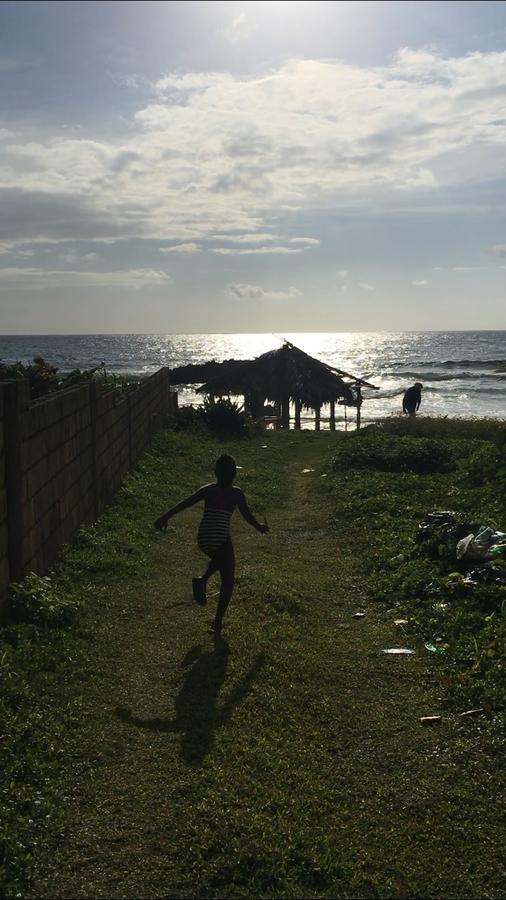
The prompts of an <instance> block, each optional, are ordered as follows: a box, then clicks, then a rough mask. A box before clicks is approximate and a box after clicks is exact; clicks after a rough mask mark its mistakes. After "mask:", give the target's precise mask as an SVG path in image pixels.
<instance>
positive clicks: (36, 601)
mask: <svg viewBox="0 0 506 900" xmlns="http://www.w3.org/2000/svg"><path fill="white" fill-rule="evenodd" d="M9 606H10V612H11V614H12V617H13V619H15V620H17V621H21V622H33V623H34V624H35V625H50V626H55V625H66V624H69V623H70V622H71V621H72V620H73V619H74V616H75V613H76V610H77V603H75V602H73V601H72V600H70V599H69V598H68V597H65V596H62V595H61V594H59V593H58V591H57V588H56V585H55V584H54V582H53V581H52V579H51V578H50V577H49V576H48V575H42V576H41V575H36V574H35V572H30V574H29V575H27V577H26V578H25V579H24V580H23V581H22V582H19V583H14V584H11V586H10V596H9Z"/></svg>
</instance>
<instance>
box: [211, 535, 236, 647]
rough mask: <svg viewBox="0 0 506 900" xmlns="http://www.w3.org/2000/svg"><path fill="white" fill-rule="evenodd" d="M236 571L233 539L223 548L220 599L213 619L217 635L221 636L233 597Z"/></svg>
mask: <svg viewBox="0 0 506 900" xmlns="http://www.w3.org/2000/svg"><path fill="white" fill-rule="evenodd" d="M234 573H235V559H234V548H233V546H232V543H231V541H227V544H226V545H225V547H224V548H223V552H222V556H221V564H220V575H221V590H220V599H219V600H218V607H217V609H216V616H215V617H214V621H213V631H214V634H215V635H216V637H219V636H220V634H221V628H222V624H223V617H224V615H225V612H226V609H227V606H228V604H229V603H230V599H231V597H232V593H233V590H234Z"/></svg>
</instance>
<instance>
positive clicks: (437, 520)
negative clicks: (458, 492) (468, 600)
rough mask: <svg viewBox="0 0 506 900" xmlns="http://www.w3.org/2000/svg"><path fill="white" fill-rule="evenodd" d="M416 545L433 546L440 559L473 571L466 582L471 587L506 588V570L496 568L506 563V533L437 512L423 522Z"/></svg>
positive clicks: (467, 576) (469, 572) (470, 571)
mask: <svg viewBox="0 0 506 900" xmlns="http://www.w3.org/2000/svg"><path fill="white" fill-rule="evenodd" d="M416 542H417V544H419V545H423V544H427V543H430V545H431V546H432V547H433V548H435V555H436V556H441V555H444V556H447V557H449V558H451V559H456V560H457V561H458V562H460V563H461V564H462V565H464V566H466V567H469V571H468V572H467V574H466V576H465V578H464V582H465V583H466V584H467V585H471V586H472V585H477V584H504V585H506V568H504V567H503V566H502V565H496V563H500V561H501V560H504V561H506V532H504V531H497V530H496V529H494V528H490V527H488V526H487V525H480V524H478V523H475V522H468V521H465V520H462V518H461V517H460V516H458V515H457V514H456V513H454V512H452V511H451V510H444V511H434V512H431V513H428V514H427V515H426V516H425V518H424V519H423V521H422V522H420V524H419V526H418V531H417V535H416ZM476 563H481V565H479V566H477V565H476Z"/></svg>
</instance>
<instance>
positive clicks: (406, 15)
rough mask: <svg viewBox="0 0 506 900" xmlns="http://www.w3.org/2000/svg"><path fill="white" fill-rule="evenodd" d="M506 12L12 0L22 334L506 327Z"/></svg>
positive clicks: (1, 56)
mask: <svg viewBox="0 0 506 900" xmlns="http://www.w3.org/2000/svg"><path fill="white" fill-rule="evenodd" d="M505 48H506V3H504V2H459V0H454V2H444V0H437V2H390V0H382V2H368V0H360V2H331V0H329V2H315V0H313V2H305V0H300V2H289V0H284V2H273V0H272V2H261V0H255V2H243V3H241V2H235V0H229V2H150V0H144V2H140V3H139V2H121V0H119V2H108V0H100V2H93V0H91V2H76V0H73V2H40V0H37V2H29V0H20V2H6V0H4V2H2V3H1V4H0V333H2V334H42V333H49V334H51V333H52V334H55V333H178V332H261V331H269V332H270V331H283V330H284V331H290V332H295V331H391V330H395V331H404V330H418V329H422V330H445V329H456V330H465V329H504V328H506V216H505V207H506V192H505V187H506V153H505V147H506V49H505Z"/></svg>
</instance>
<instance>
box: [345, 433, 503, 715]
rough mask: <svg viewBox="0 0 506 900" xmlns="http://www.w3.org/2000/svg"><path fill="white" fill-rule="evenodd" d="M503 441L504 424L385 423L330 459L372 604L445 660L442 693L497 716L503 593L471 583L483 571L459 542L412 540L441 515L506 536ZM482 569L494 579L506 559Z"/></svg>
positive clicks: (500, 690)
mask: <svg viewBox="0 0 506 900" xmlns="http://www.w3.org/2000/svg"><path fill="white" fill-rule="evenodd" d="M470 431H471V432H473V431H474V434H475V435H479V437H478V436H476V437H472V438H469V437H468V436H467V435H468V434H469V432H470ZM505 433H506V429H505V427H504V425H502V424H501V423H498V422H490V423H487V422H483V421H482V422H480V423H478V422H473V423H469V424H467V425H466V423H461V422H458V421H456V422H451V421H449V420H440V421H439V420H438V421H434V420H409V419H408V420H406V419H397V420H387V421H385V422H384V423H382V424H381V425H375V426H371V427H370V428H367V429H364V430H363V431H362V432H359V433H355V434H354V435H352V436H351V437H350V438H348V439H347V440H346V441H342V442H341V443H340V444H339V445H338V448H337V452H336V454H335V456H334V460H333V465H334V469H335V470H336V472H339V473H342V472H343V470H346V471H347V477H346V484H345V486H343V484H342V482H339V483H338V487H336V497H337V498H338V500H337V508H336V525H337V527H338V528H340V529H341V528H342V527H343V523H344V522H346V523H350V527H351V529H352V534H353V539H354V541H355V543H356V547H357V551H358V552H362V553H363V554H364V566H365V568H366V570H367V572H368V575H369V589H370V591H371V593H372V595H373V596H375V597H376V598H378V599H380V600H383V601H385V603H387V604H388V605H389V606H391V607H392V606H393V607H395V608H396V609H397V611H398V614H399V615H400V616H406V617H409V622H410V628H411V629H412V630H413V629H415V630H417V631H418V633H419V634H420V635H421V636H422V637H423V638H424V639H425V640H426V641H427V643H429V644H431V645H432V646H433V647H435V648H436V650H439V651H440V652H441V653H442V654H443V653H444V659H445V663H444V664H443V662H442V663H441V665H442V668H443V669H447V670H448V673H451V674H448V673H447V675H446V676H445V678H447V679H449V680H447V681H445V684H447V685H451V688H452V691H453V693H454V694H455V697H456V699H457V701H458V702H463V701H464V702H473V703H480V702H489V701H490V700H492V701H493V703H494V705H495V706H496V708H499V709H501V708H502V707H503V705H504V700H505V695H504V669H503V662H504V651H505V640H506V615H505V612H506V587H505V586H502V585H501V584H496V583H487V584H476V583H473V579H472V578H469V579H467V580H466V575H467V574H468V572H469V571H471V570H472V569H473V568H476V566H477V563H476V562H475V563H469V562H466V561H465V560H463V561H462V562H460V563H459V562H458V561H457V559H456V543H457V540H456V539H454V540H444V541H443V540H442V539H441V537H439V536H438V534H437V532H436V533H435V534H434V536H433V537H432V538H431V539H430V540H428V541H426V542H423V543H421V544H418V543H416V542H415V537H416V530H417V525H418V522H419V521H421V520H422V519H423V518H424V517H425V515H426V514H427V513H429V512H431V511H432V510H438V509H439V510H441V509H442V510H445V509H451V510H455V511H457V513H460V514H461V517H460V518H461V520H462V521H465V520H467V521H468V522H469V525H468V526H467V528H466V527H465V528H464V532H465V533H467V532H469V531H470V530H471V529H473V528H474V530H475V531H476V530H477V529H478V527H479V526H480V524H482V523H484V524H486V525H491V526H492V527H494V528H499V529H501V527H503V528H506V455H505ZM378 470H379V471H378ZM427 473H432V474H431V477H430V478H427ZM338 523H339V524H338ZM460 536H462V534H460ZM486 565H487V567H488V570H489V574H490V577H491V578H492V576H493V573H494V572H497V573H499V574H500V572H501V571H502V570H505V569H506V560H502V561H501V560H500V559H499V560H496V561H494V562H489V563H487V564H486ZM481 577H482V578H487V577H488V576H487V572H486V570H485V571H484V573H482V575H481ZM497 580H499V579H497Z"/></svg>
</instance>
